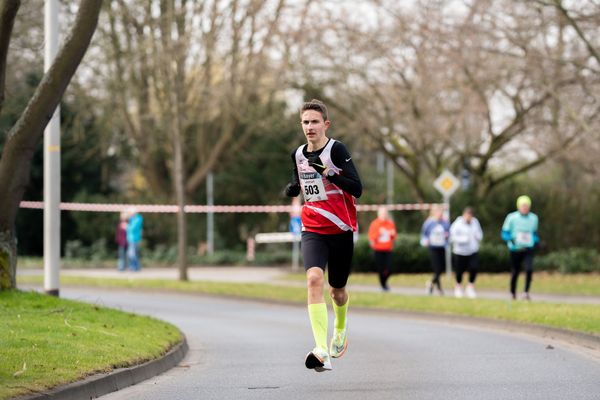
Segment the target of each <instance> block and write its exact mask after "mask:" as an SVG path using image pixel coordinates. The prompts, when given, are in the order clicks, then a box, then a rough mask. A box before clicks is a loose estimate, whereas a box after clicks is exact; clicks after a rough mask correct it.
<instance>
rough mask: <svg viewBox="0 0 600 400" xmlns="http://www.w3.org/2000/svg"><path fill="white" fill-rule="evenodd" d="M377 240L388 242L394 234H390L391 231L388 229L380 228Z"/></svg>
mask: <svg viewBox="0 0 600 400" xmlns="http://www.w3.org/2000/svg"><path fill="white" fill-rule="evenodd" d="M377 240H378V241H379V242H380V243H387V242H389V241H391V240H392V236H391V235H390V231H388V230H387V229H385V228H381V229H380V230H379V237H378V238H377Z"/></svg>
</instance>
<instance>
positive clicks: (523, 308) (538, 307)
mask: <svg viewBox="0 0 600 400" xmlns="http://www.w3.org/2000/svg"><path fill="white" fill-rule="evenodd" d="M18 279H19V283H20V284H22V283H38V284H39V283H41V277H35V276H21V277H19V278H18ZM61 281H62V283H63V284H65V285H82V286H97V287H118V288H131V289H153V290H156V289H159V290H173V291H180V292H193V293H206V294H215V295H228V296H237V297H245V298H255V299H266V300H277V301H285V302H293V303H299V304H304V303H306V289H305V288H302V287H289V286H285V285H271V284H240V283H224V282H206V281H193V282H180V281H171V280H151V279H143V280H142V279H138V280H125V279H96V278H85V277H68V276H67V277H62V278H61ZM350 295H351V297H352V300H351V301H352V305H353V306H360V307H372V308H378V309H386V310H403V311H418V312H429V313H438V314H448V315H464V316H471V317H481V318H492V319H499V320H507V321H515V322H523V323H532V324H539V325H546V326H552V327H556V328H562V329H568V330H573V331H580V332H586V333H591V334H595V335H600V306H596V305H587V304H553V303H536V302H523V301H518V302H514V301H508V300H507V301H504V300H489V299H477V300H475V301H473V300H470V299H455V298H450V297H425V296H402V295H396V294H390V293H365V292H351V294H350Z"/></svg>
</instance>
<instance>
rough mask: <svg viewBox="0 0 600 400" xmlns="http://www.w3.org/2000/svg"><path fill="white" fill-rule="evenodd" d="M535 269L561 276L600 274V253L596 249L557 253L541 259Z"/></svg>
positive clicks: (577, 248)
mask: <svg viewBox="0 0 600 400" xmlns="http://www.w3.org/2000/svg"><path fill="white" fill-rule="evenodd" d="M535 267H537V268H539V269H544V270H556V271H558V272H560V273H561V274H576V273H584V272H600V253H598V251H597V250H596V249H588V248H580V247H574V248H571V249H567V250H561V251H555V252H552V253H549V254H546V255H545V256H541V257H539V258H538V260H536V262H535Z"/></svg>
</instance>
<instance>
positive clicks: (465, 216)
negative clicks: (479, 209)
mask: <svg viewBox="0 0 600 400" xmlns="http://www.w3.org/2000/svg"><path fill="white" fill-rule="evenodd" d="M463 219H464V220H465V222H466V223H467V224H470V223H471V220H472V219H473V214H471V213H469V212H466V213H463Z"/></svg>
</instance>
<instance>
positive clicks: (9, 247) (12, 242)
mask: <svg viewBox="0 0 600 400" xmlns="http://www.w3.org/2000/svg"><path fill="white" fill-rule="evenodd" d="M16 276H17V240H16V238H15V237H14V232H11V231H4V232H0V290H6V289H12V288H15V287H16V286H17V283H16Z"/></svg>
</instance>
